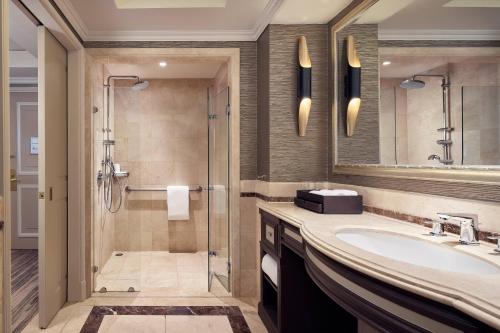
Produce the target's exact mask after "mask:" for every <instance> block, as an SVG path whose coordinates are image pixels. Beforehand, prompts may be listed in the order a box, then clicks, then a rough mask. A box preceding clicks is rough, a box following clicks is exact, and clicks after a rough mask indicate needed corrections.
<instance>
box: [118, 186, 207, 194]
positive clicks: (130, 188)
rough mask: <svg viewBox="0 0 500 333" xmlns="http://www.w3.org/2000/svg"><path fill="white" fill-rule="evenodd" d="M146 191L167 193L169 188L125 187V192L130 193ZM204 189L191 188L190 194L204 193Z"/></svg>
mask: <svg viewBox="0 0 500 333" xmlns="http://www.w3.org/2000/svg"><path fill="white" fill-rule="evenodd" d="M144 191H153V192H166V191H167V188H166V187H140V188H132V187H130V186H128V185H127V186H125V192H127V193H130V192H144ZM202 191H203V187H201V186H200V185H198V186H195V187H193V188H191V186H190V187H189V192H202Z"/></svg>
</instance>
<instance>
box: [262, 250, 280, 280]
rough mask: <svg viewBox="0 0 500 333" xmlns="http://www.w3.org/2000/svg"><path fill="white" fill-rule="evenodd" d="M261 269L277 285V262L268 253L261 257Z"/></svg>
mask: <svg viewBox="0 0 500 333" xmlns="http://www.w3.org/2000/svg"><path fill="white" fill-rule="evenodd" d="M262 271H263V272H264V273H266V275H267V276H269V278H270V279H271V281H273V283H274V284H275V285H276V286H278V263H277V262H276V260H274V259H273V257H271V256H270V255H269V254H266V255H265V256H264V258H262Z"/></svg>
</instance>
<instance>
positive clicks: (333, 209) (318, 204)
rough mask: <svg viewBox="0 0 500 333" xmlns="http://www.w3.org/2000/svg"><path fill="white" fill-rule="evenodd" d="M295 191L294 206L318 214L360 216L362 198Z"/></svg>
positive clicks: (358, 196)
mask: <svg viewBox="0 0 500 333" xmlns="http://www.w3.org/2000/svg"><path fill="white" fill-rule="evenodd" d="M310 192H311V190H297V197H296V198H295V199H294V203H295V205H297V206H299V207H301V208H304V209H307V210H310V211H313V212H316V213H320V214H362V213H363V196H362V195H356V196H344V195H342V196H340V195H339V196H323V195H318V194H314V193H310Z"/></svg>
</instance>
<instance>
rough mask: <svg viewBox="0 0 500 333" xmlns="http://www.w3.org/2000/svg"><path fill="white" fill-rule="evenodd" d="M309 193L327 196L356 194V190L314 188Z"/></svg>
mask: <svg viewBox="0 0 500 333" xmlns="http://www.w3.org/2000/svg"><path fill="white" fill-rule="evenodd" d="M309 193H312V194H317V195H322V196H324V197H327V196H328V197H329V196H357V195H358V192H356V191H351V190H314V191H311V192H309Z"/></svg>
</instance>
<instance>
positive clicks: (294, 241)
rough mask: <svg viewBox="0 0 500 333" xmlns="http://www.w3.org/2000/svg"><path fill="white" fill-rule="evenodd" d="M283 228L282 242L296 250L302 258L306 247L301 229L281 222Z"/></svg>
mask: <svg viewBox="0 0 500 333" xmlns="http://www.w3.org/2000/svg"><path fill="white" fill-rule="evenodd" d="M281 228H282V229H281V241H282V242H283V244H284V245H286V246H288V247H289V248H290V249H292V250H294V251H295V252H296V253H297V254H299V255H300V256H303V255H304V247H303V242H302V236H301V235H300V229H299V228H297V227H295V226H293V225H291V224H288V223H286V222H283V221H282V222H281Z"/></svg>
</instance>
